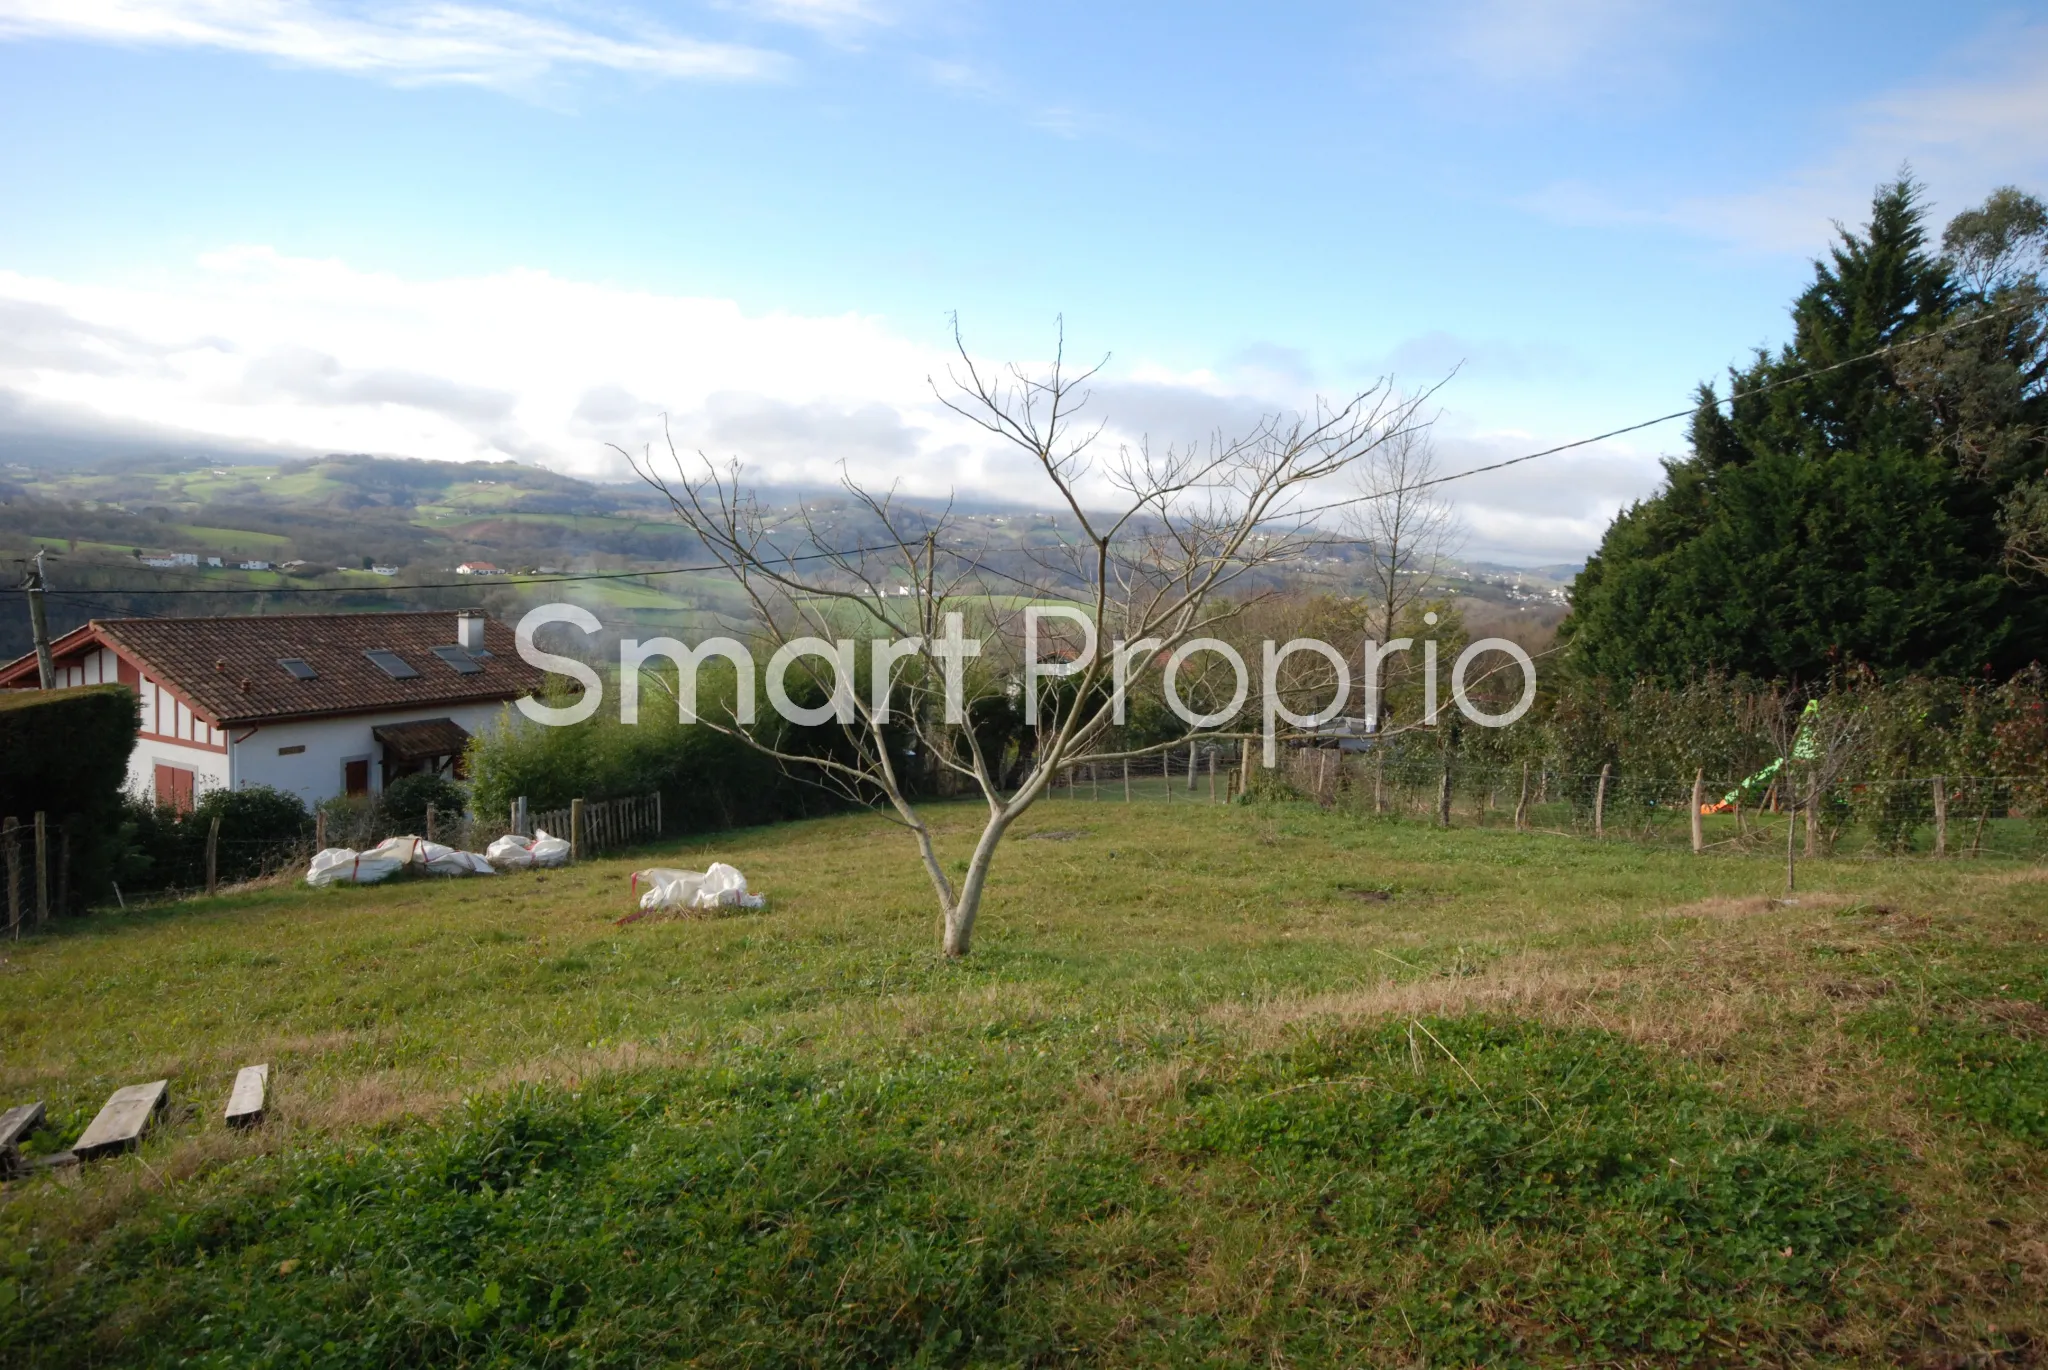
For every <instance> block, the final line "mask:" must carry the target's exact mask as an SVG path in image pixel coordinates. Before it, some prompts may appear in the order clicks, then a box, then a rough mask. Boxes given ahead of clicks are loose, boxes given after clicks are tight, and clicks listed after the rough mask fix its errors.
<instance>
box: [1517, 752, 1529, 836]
mask: <svg viewBox="0 0 2048 1370" xmlns="http://www.w3.org/2000/svg"><path fill="white" fill-rule="evenodd" d="M1528 830H1529V763H1528V762H1526V761H1524V762H1523V763H1522V797H1521V798H1520V799H1517V800H1516V801H1515V831H1516V832H1527V831H1528Z"/></svg>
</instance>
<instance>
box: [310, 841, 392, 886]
mask: <svg viewBox="0 0 2048 1370" xmlns="http://www.w3.org/2000/svg"><path fill="white" fill-rule="evenodd" d="M403 864H404V863H403V862H401V861H395V860H393V859H392V858H390V857H388V856H380V855H378V854H377V853H375V852H357V851H355V850H353V849H352V848H349V847H329V848H327V849H326V850H325V851H323V852H320V853H318V854H317V855H315V856H314V858H313V864H312V865H311V866H310V867H309V868H308V869H307V871H306V883H307V884H309V885H314V886H325V885H374V884H376V883H377V882H378V881H379V880H382V879H384V878H385V877H386V876H389V875H393V874H395V873H396V872H397V871H398V868H399V867H400V866H401V865H403Z"/></svg>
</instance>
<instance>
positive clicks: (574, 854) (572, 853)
mask: <svg viewBox="0 0 2048 1370" xmlns="http://www.w3.org/2000/svg"><path fill="white" fill-rule="evenodd" d="M569 859H570V860H571V861H581V860H582V859H583V801H582V800H580V799H572V800H570V801H569Z"/></svg>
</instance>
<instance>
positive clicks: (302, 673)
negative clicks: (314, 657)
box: [277, 656, 320, 680]
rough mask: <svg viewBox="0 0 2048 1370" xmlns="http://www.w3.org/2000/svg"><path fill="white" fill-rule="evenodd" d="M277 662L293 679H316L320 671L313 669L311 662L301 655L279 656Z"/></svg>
mask: <svg viewBox="0 0 2048 1370" xmlns="http://www.w3.org/2000/svg"><path fill="white" fill-rule="evenodd" d="M277 664H278V665H280V666H282V667H284V669H285V671H286V673H288V674H289V675H290V676H291V678H292V679H293V680H318V679H319V678H320V673H319V672H318V671H316V670H314V669H313V663H312V662H310V661H308V660H306V659H305V658H304V657H302V656H281V657H279V658H278V659H277Z"/></svg>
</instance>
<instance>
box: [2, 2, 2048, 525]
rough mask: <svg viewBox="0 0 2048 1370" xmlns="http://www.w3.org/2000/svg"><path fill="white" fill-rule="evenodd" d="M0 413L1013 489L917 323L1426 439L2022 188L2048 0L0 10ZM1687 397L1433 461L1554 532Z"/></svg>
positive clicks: (1133, 417)
mask: <svg viewBox="0 0 2048 1370" xmlns="http://www.w3.org/2000/svg"><path fill="white" fill-rule="evenodd" d="M0 128H4V131H5V133H6V136H5V137H4V138H0V204H4V205H5V206H6V212H5V213H4V214H0V311H4V312H0V323H5V325H6V328H5V331H6V332H8V333H11V334H12V342H11V343H9V342H0V424H4V425H10V426H12V427H14V428H15V429H16V430H17V431H21V432H30V433H44V432H47V433H52V434H69V435H87V436H95V435H96V436H99V437H104V438H105V439H106V440H107V441H108V442H110V443H112V442H127V443H132V442H135V441H157V440H168V439H177V440H180V441H186V440H193V441H205V442H215V443H219V444H222V445H224V446H229V447H235V446H239V447H246V448H248V449H250V450H258V449H261V450H277V451H320V450H332V449H335V448H346V449H348V450H371V451H380V452H388V453H391V454H394V455H412V456H423V457H443V458H469V457H485V456H500V457H502V456H507V455H509V456H516V457H519V458H520V459H523V460H534V461H543V462H546V463H548V464H550V465H555V466H558V467H560V468H562V469H565V470H573V471H578V472H583V473H589V474H600V475H602V474H607V473H611V474H616V470H617V468H616V466H615V464H614V462H615V459H614V458H613V457H612V456H611V455H610V454H609V452H608V449H607V448H606V447H605V443H606V442H608V441H620V442H624V443H626V444H628V445H634V444H637V443H638V442H641V441H645V440H647V439H648V438H650V437H652V436H653V435H654V434H655V432H656V431H657V429H656V424H657V422H658V418H657V416H658V415H659V414H661V413H664V412H666V413H668V414H670V415H671V416H672V421H673V422H675V424H676V425H677V427H678V429H679V431H680V432H681V433H682V434H683V436H684V439H685V441H686V442H689V443H691V444H692V445H701V446H703V447H705V448H706V449H707V450H715V451H716V452H717V453H718V454H720V455H724V454H726V453H736V454H739V455H742V456H744V457H745V458H746V459H747V460H748V461H749V462H750V463H752V464H754V465H755V466H756V467H757V469H759V470H760V471H761V472H762V473H763V474H764V475H765V476H768V477H772V478H778V479H816V478H822V477H829V476H830V475H831V474H832V472H833V470H834V468H835V465H836V463H837V462H838V461H839V460H841V459H844V460H846V461H847V462H848V463H849V464H850V465H851V466H852V467H853V468H854V469H855V470H856V471H857V472H859V473H860V474H863V475H865V476H868V477H870V478H877V479H879V478H894V479H901V480H903V481H904V482H906V483H907V484H908V485H909V486H911V487H912V488H921V489H929V490H939V489H945V488H959V489H962V490H964V491H967V492H969V493H976V494H990V495H1005V496H1009V497H1013V498H1018V499H1025V500H1029V499H1031V498H1033V496H1034V490H1033V488H1032V486H1031V484H1030V482H1029V478H1028V473H1025V472H1022V471H1020V470H1018V469H1016V468H1015V466H1014V464H1012V463H1008V462H1006V461H1005V459H1004V458H1003V457H1002V456H1001V455H1000V454H998V453H993V452H988V451H983V450H979V449H977V448H976V447H975V446H974V444H973V443H972V442H971V440H969V439H968V438H966V437H965V436H964V435H962V434H961V433H959V432H958V431H956V430H954V429H951V428H949V427H948V426H947V425H946V424H945V422H944V421H943V416H941V415H939V414H937V413H936V412H935V411H934V409H933V406H932V405H931V404H930V403H929V394H928V392H927V391H926V390H925V389H924V378H925V375H926V374H927V373H928V372H929V371H931V370H932V369H933V368H934V367H935V366H937V365H941V364H942V348H943V346H944V344H945V341H946V318H947V315H948V313H949V311H954V310H957V311H958V312H959V314H960V317H961V320H962V323H963V325H964V327H965V328H966V330H967V333H968V336H969V341H970V343H971V345H972V346H973V347H974V348H975V350H976V351H977V352H978V353H981V354H985V355H987V356H990V357H1004V358H1017V359H1030V358H1034V357H1039V356H1042V355H1043V354H1044V353H1045V351H1046V349H1047V347H1048V344H1049V342H1050V339H1051V336H1052V329H1053V320H1054V317H1055V315H1059V314H1064V316H1065V319H1066V325H1067V333H1068V337H1069V339H1070V342H1071V343H1072V345H1073V346H1074V347H1075V348H1076V349H1077V350H1080V351H1085V352H1089V353H1099V352H1109V353H1111V354H1113V360H1112V363H1111V367H1110V369H1109V372H1108V373H1107V380H1106V382H1105V385H1104V387H1103V389H1102V393H1101V394H1100V396H1099V401H1100V405H1101V407H1102V409H1103V411H1104V413H1105V415H1106V417H1108V418H1110V419H1111V421H1112V423H1113V424H1114V425H1115V428H1114V430H1113V431H1114V432H1115V433H1118V434H1123V435H1125V436H1135V435H1137V434H1139V433H1150V434H1152V435H1153V436H1154V437H1181V436H1192V435H1195V434H1199V433H1200V432H1202V431H1203V430H1204V429H1205V428H1206V427H1208V426H1211V425H1213V424H1216V423H1223V424H1226V425H1227V424H1230V423H1233V422H1237V421H1240V420H1241V419H1242V418H1244V417H1245V416H1247V415H1250V414H1254V413H1256V412H1258V410H1259V409H1261V408H1264V407H1272V406H1278V405H1291V404H1301V403H1304V402H1306V401H1308V400H1311V399H1313V397H1314V396H1315V395H1316V394H1318V393H1325V394H1338V393H1343V392H1347V391H1348V390H1350V389H1353V388H1356V387H1357V386H1359V385H1362V384H1364V383H1366V382H1368V381H1369V380H1370V379H1372V378H1373V377H1375V376H1377V375H1380V374H1383V373H1386V372H1389V371H1391V372H1392V373H1393V374H1394V375H1395V377H1396V378H1397V380H1398V381H1399V382H1400V383H1402V384H1422V383H1427V382H1430V381H1434V380H1437V379H1441V378H1442V376H1443V375H1444V374H1445V373H1446V372H1448V371H1449V370H1450V368H1452V367H1453V366H1460V367H1461V369H1460V370H1459V373H1458V376H1457V378H1456V379H1455V380H1454V381H1452V383H1451V384H1450V385H1449V386H1448V387H1447V388H1446V389H1445V390H1444V391H1443V392H1442V404H1443V410H1444V413H1443V418H1442V421H1441V423H1440V426H1439V431H1438V447H1439V451H1440V455H1441V458H1442V460H1443V462H1444V464H1445V465H1446V466H1447V467H1450V468H1453V469H1455V468H1457V467H1459V466H1462V465H1466V464H1474V463H1477V462H1480V461H1484V460H1487V459H1492V458H1497V457H1499V456H1503V455H1512V454H1513V453H1514V452H1516V451H1520V450H1525V449H1528V448H1531V447H1536V446H1544V445H1548V444H1549V443H1551V442H1555V441H1560V440H1565V439H1570V438H1575V437H1579V436H1583V435H1585V434H1587V433H1590V432H1596V431H1600V430H1603V429H1606V428H1611V427H1615V426H1618V425H1620V424H1623V423H1627V422H1631V421H1634V420H1636V419H1640V418H1643V417H1647V416H1648V415H1650V414H1654V413H1659V412H1662V411H1664V410H1667V409H1674V408H1678V407H1680V406H1682V405H1683V404H1684V402H1685V400H1686V396H1687V394H1688V392H1689V390H1690V388H1691V387H1692V386H1693V385H1694V384H1695V383H1696V382H1698V381H1699V380H1701V379H1705V378H1709V377H1712V376H1714V375H1716V374H1718V372H1719V370H1720V369H1721V368H1722V367H1724V366H1725V365H1727V364H1728V363H1729V362H1731V361H1735V360H1738V359H1739V358H1740V357H1741V356H1742V355H1743V353H1744V351H1745V349H1747V348H1749V347H1750V346H1753V345H1756V344H1760V343H1768V342H1773V341H1776V340H1779V339H1781V338H1782V336H1783V334H1784V328H1785V305H1786V303H1787V301H1788V300H1789V299H1790V297H1791V295H1792V294H1793V293H1794V292H1795V291H1796V290H1797V289H1798V287H1799V285H1800V284H1801V283H1802V282H1803V280H1804V279H1805V278H1806V276H1807V274H1808V272H1809V271H1810V267H1809V265H1808V263H1809V260H1810V258H1811V257H1812V256H1813V255H1814V254H1815V253H1817V252H1819V251H1820V250H1822V248H1823V247H1824V246H1825V243H1826V239H1827V235H1828V233H1829V223H1830V220H1832V219H1842V220H1848V221H1852V222H1853V221H1858V220H1860V219H1861V217H1862V215H1863V213H1864V210H1865V209H1866V207H1867V205H1868V202H1869V196H1870V192H1871V189H1872V187H1873V186H1874V185H1875V184H1876V183H1877V182H1878V181H1879V180H1881V179H1884V178H1885V177H1886V176H1888V175H1889V174H1890V173H1891V172H1892V171H1893V170H1894V169H1896V168H1897V167H1898V166H1899V165H1900V163H1901V162H1903V161H1911V163H1912V164H1913V166H1914V168H1915V169H1916V171H1917V173H1918V174H1919V175H1920V176H1921V177H1922V179H1923V180H1925V181H1926V182H1927V185H1928V188H1929V194H1930V196H1931V198H1932V200H1933V202H1934V204H1935V207H1936V213H1937V215H1946V214H1947V213H1952V212H1954V211H1955V210H1957V209H1960V208H1962V207H1964V206H1966V205H1967V204H1969V203H1972V202H1974V201H1975V200H1976V199H1978V198H1981V196H1982V195H1983V194H1984V193H1985V192H1986V191H1988V190H1989V189H1991V188H1992V187H1994V186H1996V185H1999V184H2002V183H2008V182H2017V183H2019V184H2021V185H2023V186H2027V187H2029V188H2031V189H2034V190H2036V191H2041V190H2044V189H2048V13H2044V12H2043V11H2042V10H2041V9H2039V8H2038V7H2037V8H2033V9H2029V8H2025V7H2012V6H1988V5H1984V6H1980V5H1968V4H1951V5H1947V6H1942V7H1936V6H1926V5H1913V6H1906V5H1885V4H1867V3H1866V4H1858V5H1808V6H1803V7H1799V8H1798V9H1797V10H1789V11H1788V8H1787V7H1784V6H1766V5H1754V6H1744V5H1724V6H1718V7H1709V6H1700V5H1694V4H1686V5H1681V4H1670V3H1663V2H1662V0H1542V2H1541V3H1531V4H1520V5H1512V4H1506V3H1499V2H1498V0H1478V2H1477V3H1450V4H1444V5H1437V6H1430V7H1421V6H1392V5H1386V6H1372V5H1362V4H1301V5H1294V6H1285V7H1283V6H1256V7H1254V6H1221V5H1205V4H1182V5H1156V6H1155V5H1103V4H1096V5H1078V4H1073V5H1070V4H1044V3H1041V4H1034V5H997V4H972V3H944V2H943V0H900V2H899V0H780V3H768V4H750V3H744V2H743V0H731V2H730V3H723V4H707V5H655V4H642V3H633V2H632V0H626V2H625V3H603V4H589V5H585V4H577V3H538V4H523V3H522V4H512V3H501V4H490V3H475V4H447V3H435V4H422V3H413V2H412V0H389V2H388V3H379V4H367V5H362V4H342V3H335V2H333V0H267V2H266V3H226V2H225V0H220V2H217V3H216V2H213V0H164V2H163V3H144V2H143V0H125V2H124V0H0ZM1679 441H1680V433H1679V430H1678V427H1677V426H1676V425H1673V426H1672V427H1670V428H1667V429H1663V430H1653V431H1652V432H1650V433H1648V434H1645V435H1638V436H1636V437H1634V438H1632V439H1629V440H1626V441H1617V442H1614V443H1610V444H1606V445H1604V446H1602V447H1600V448H1598V449H1594V450H1592V451H1589V452H1586V453H1582V454H1579V455H1576V456H1573V457H1570V458H1562V459H1558V460H1556V461H1553V462H1548V463H1536V464H1534V465H1532V467H1530V468H1524V469H1521V470H1518V471H1517V472H1516V473H1514V474H1512V475H1502V476H1500V477H1495V478H1491V479H1479V480H1475V481H1473V482H1471V483H1469V484H1468V485H1465V486H1461V487H1456V488H1457V489H1458V496H1459V499H1460V503H1461V507H1462V509H1463V511H1464V513H1465V516H1466V520H1467V523H1468V524H1469V525H1470V527H1471V530H1472V536H1471V543H1470V546H1471V549H1472V551H1474V552H1475V553H1478V554H1486V555H1494V556H1498V557H1500V558H1502V559H1507V560H1519V561H1544V560H1557V559H1567V558H1571V557H1576V556H1578V555H1582V554H1583V553H1584V552H1585V551H1586V550H1588V549H1589V548H1590V546H1591V545H1592V543H1593V542H1594V541H1595V540H1597V537H1598V534H1599V531H1600V528H1601V527H1602V526H1603V525H1604V522H1605V520H1606V518H1607V517H1609V516H1610V515H1611V513H1612V511H1613V510H1614V508H1616V507H1617V506H1618V505H1619V504H1621V503H1624V502H1625V501H1626V500H1628V499H1630V498H1633V497H1636V496H1639V495H1641V494H1643V493H1647V491H1648V490H1649V489H1650V488H1652V487H1653V486H1654V484H1655V480H1656V476H1657V468H1656V465H1655V457H1656V456H1657V455H1658V454H1659V453H1660V452H1670V451H1674V450H1676V448H1677V446H1678V444H1679Z"/></svg>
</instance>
